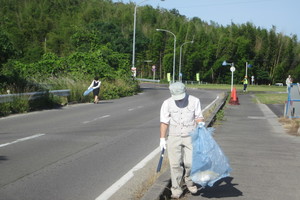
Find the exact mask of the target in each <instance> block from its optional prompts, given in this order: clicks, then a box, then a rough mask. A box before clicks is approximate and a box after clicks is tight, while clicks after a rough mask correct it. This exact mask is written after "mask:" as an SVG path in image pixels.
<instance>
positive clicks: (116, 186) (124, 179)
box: [95, 147, 160, 200]
mask: <svg viewBox="0 0 300 200" xmlns="http://www.w3.org/2000/svg"><path fill="white" fill-rule="evenodd" d="M159 152H160V147H158V148H156V149H155V150H154V151H152V152H151V153H150V154H149V155H148V156H147V157H146V158H144V159H143V160H142V161H141V162H139V163H138V164H137V165H136V166H134V167H133V168H132V169H131V170H130V171H129V172H127V173H126V174H125V175H124V176H122V177H121V178H120V179H119V180H118V181H117V182H115V183H114V184H113V185H111V186H110V187H109V188H107V189H106V190H105V191H104V192H103V193H102V194H101V195H100V196H98V197H97V198H96V199H95V200H106V199H109V198H110V197H111V196H112V195H113V194H114V193H115V192H116V191H117V190H118V189H120V188H121V187H122V186H123V185H125V184H126V183H127V182H128V181H129V180H130V179H131V178H132V177H133V176H134V172H135V171H137V170H139V169H141V168H143V167H144V166H145V165H146V164H147V162H149V161H150V160H151V159H153V158H154V157H155V156H157V154H158V153H159Z"/></svg>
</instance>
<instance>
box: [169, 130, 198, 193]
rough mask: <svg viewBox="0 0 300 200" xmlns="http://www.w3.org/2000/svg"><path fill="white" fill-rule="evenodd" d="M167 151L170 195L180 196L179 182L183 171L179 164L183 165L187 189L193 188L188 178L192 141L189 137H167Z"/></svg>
mask: <svg viewBox="0 0 300 200" xmlns="http://www.w3.org/2000/svg"><path fill="white" fill-rule="evenodd" d="M167 145H168V147H167V150H168V157H169V162H170V170H171V181H172V187H171V191H172V194H181V193H182V188H181V186H180V185H181V181H182V178H183V172H184V169H183V167H182V165H181V163H182V162H183V163H184V168H185V174H184V181H185V183H186V185H187V187H190V186H193V182H192V180H191V178H190V172H191V166H192V152H193V146H192V140H191V137H190V136H188V137H181V136H172V135H169V137H168V140H167Z"/></svg>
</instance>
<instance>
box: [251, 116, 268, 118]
mask: <svg viewBox="0 0 300 200" xmlns="http://www.w3.org/2000/svg"><path fill="white" fill-rule="evenodd" d="M248 118H249V119H267V118H266V117H261V116H248Z"/></svg>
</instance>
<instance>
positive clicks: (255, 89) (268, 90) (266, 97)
mask: <svg viewBox="0 0 300 200" xmlns="http://www.w3.org/2000/svg"><path fill="white" fill-rule="evenodd" d="M187 87H192V88H201V89H213V90H225V91H226V90H227V91H228V92H230V89H231V85H229V84H200V85H198V84H188V85H187ZM233 87H235V88H236V90H237V92H238V93H243V92H242V91H243V85H233ZM247 90H248V93H249V92H251V93H254V94H255V96H256V98H257V99H258V100H259V101H260V103H263V104H284V103H285V101H286V100H287V93H285V92H286V87H281V86H268V85H249V86H248V88H247Z"/></svg>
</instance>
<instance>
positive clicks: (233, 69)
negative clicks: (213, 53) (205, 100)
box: [222, 60, 235, 92]
mask: <svg viewBox="0 0 300 200" xmlns="http://www.w3.org/2000/svg"><path fill="white" fill-rule="evenodd" d="M222 65H223V66H226V65H230V66H231V67H230V71H231V90H230V91H231V92H232V89H233V72H234V71H235V67H234V63H228V62H226V60H224V62H223V63H222Z"/></svg>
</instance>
